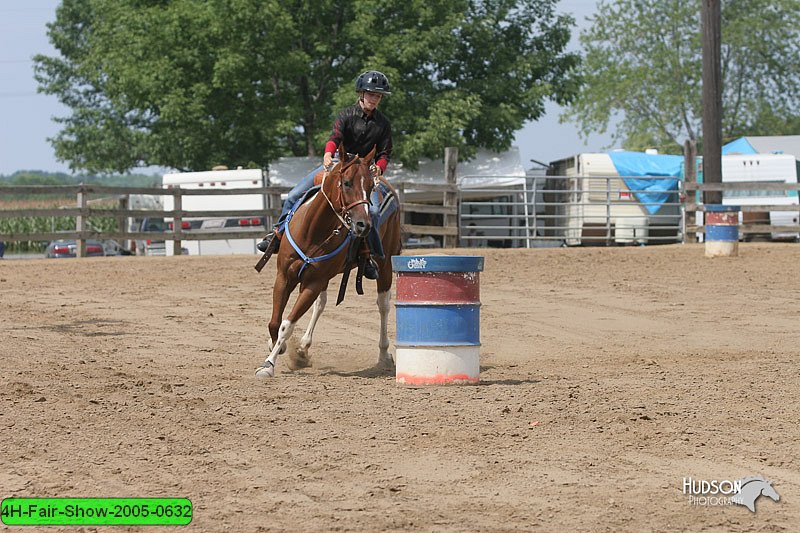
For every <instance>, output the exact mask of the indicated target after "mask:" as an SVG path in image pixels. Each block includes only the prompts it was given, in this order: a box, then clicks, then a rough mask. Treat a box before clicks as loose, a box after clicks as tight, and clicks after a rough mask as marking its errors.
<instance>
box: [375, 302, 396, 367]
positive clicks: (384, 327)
mask: <svg viewBox="0 0 800 533" xmlns="http://www.w3.org/2000/svg"><path fill="white" fill-rule="evenodd" d="M390 297H391V291H384V292H379V293H378V311H380V314H381V338H380V340H379V341H378V348H379V349H380V352H379V353H378V367H380V368H384V369H387V370H388V369H392V368H394V361H393V360H392V355H391V354H390V353H389V333H388V322H389V303H390Z"/></svg>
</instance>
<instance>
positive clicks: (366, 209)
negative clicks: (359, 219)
mask: <svg viewBox="0 0 800 533" xmlns="http://www.w3.org/2000/svg"><path fill="white" fill-rule="evenodd" d="M361 195H362V199H363V200H364V201H365V202H367V203H366V204H364V214H365V215H366V216H367V217H369V198H367V189H366V187H365V186H364V176H361Z"/></svg>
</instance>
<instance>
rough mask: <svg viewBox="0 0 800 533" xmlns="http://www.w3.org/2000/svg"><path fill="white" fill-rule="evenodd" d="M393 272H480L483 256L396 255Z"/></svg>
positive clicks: (393, 260)
mask: <svg viewBox="0 0 800 533" xmlns="http://www.w3.org/2000/svg"><path fill="white" fill-rule="evenodd" d="M392 270H394V271H395V272H482V271H483V257H480V256H473V255H425V256H411V255H396V256H394V257H392Z"/></svg>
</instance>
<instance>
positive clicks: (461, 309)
mask: <svg viewBox="0 0 800 533" xmlns="http://www.w3.org/2000/svg"><path fill="white" fill-rule="evenodd" d="M396 307H397V343H396V344H397V346H480V344H481V330H480V322H481V314H480V313H481V310H480V304H459V305H442V304H436V305H431V304H425V305H417V304H409V303H401V302H397V303H396Z"/></svg>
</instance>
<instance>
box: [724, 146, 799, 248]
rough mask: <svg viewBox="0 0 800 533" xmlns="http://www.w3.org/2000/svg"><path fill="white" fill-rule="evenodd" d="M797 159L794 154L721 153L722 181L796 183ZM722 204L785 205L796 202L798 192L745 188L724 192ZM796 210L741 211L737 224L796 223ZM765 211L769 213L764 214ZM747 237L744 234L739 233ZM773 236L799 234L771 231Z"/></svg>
mask: <svg viewBox="0 0 800 533" xmlns="http://www.w3.org/2000/svg"><path fill="white" fill-rule="evenodd" d="M797 166H798V162H797V160H796V159H795V157H794V156H793V155H785V154H753V155H738V154H737V155H724V156H722V182H723V183H741V182H754V181H757V182H763V183H787V184H796V183H797ZM722 203H723V205H739V206H748V205H763V206H786V205H798V203H799V202H798V197H797V191H779V190H758V189H754V190H746V191H724V192H723V193H722ZM798 211H800V207H798V209H797V210H794V211H768V212H766V211H765V212H763V213H740V214H739V217H740V220H739V222H740V223H743V224H748V223H763V224H770V225H772V226H797V225H798V214H799V213H798ZM767 213H768V214H767ZM742 237H744V238H747V235H746V234H745V235H742ZM771 237H772V239H795V240H796V239H797V238H798V233H797V232H794V233H785V232H773V233H772V234H771Z"/></svg>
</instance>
